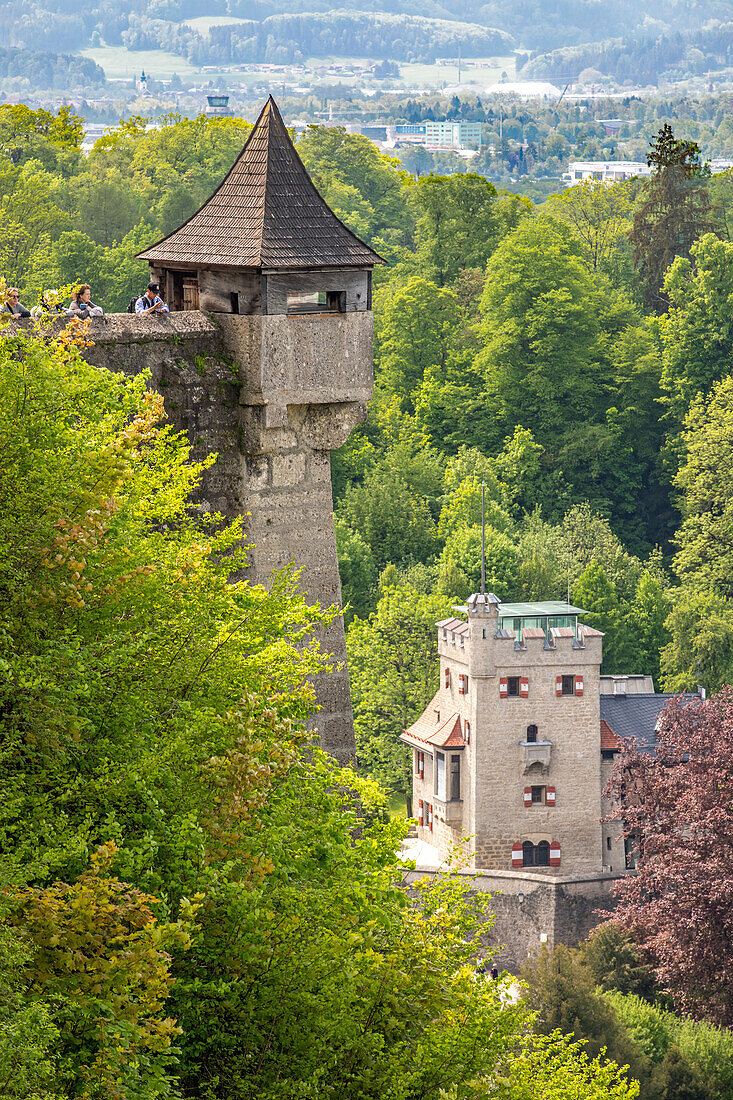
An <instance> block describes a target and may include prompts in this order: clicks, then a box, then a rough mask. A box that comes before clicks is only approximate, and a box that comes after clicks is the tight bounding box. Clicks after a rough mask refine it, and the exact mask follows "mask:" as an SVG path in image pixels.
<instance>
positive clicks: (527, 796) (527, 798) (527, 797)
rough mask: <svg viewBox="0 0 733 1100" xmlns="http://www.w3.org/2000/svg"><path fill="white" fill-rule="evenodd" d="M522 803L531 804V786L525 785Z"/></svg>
mask: <svg viewBox="0 0 733 1100" xmlns="http://www.w3.org/2000/svg"><path fill="white" fill-rule="evenodd" d="M524 805H525V806H531V805H532V788H531V787H525V788H524Z"/></svg>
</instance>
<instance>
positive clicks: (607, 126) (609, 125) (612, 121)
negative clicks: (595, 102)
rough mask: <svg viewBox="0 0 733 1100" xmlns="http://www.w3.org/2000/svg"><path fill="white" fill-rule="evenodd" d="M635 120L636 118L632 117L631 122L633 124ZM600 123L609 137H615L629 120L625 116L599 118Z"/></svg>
mask: <svg viewBox="0 0 733 1100" xmlns="http://www.w3.org/2000/svg"><path fill="white" fill-rule="evenodd" d="M635 121H636V120H635V119H632V120H631V123H632V124H633V123H635ZM598 123H599V125H601V126H602V127H603V128H604V130H605V131H606V133H607V134H608V136H609V137H614V136H615V135H616V134H618V133H620V132H621V127H622V126H623V125H624V124H625V123H627V124H628V123H629V120H628V119H625V118H599V119H598Z"/></svg>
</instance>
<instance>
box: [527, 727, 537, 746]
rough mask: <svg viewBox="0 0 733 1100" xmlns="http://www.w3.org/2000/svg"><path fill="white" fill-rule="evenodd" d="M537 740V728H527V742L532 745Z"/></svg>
mask: <svg viewBox="0 0 733 1100" xmlns="http://www.w3.org/2000/svg"><path fill="white" fill-rule="evenodd" d="M536 740H537V726H534V725H532V726H527V741H528V742H530V743H533V742H535V741H536Z"/></svg>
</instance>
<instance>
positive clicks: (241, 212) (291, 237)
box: [138, 96, 384, 270]
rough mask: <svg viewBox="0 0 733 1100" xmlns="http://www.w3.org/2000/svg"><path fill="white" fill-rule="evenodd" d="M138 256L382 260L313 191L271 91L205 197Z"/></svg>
mask: <svg viewBox="0 0 733 1100" xmlns="http://www.w3.org/2000/svg"><path fill="white" fill-rule="evenodd" d="M138 258H139V259H141V260H147V261H149V262H150V263H152V264H158V265H160V266H167V265H171V266H179V265H180V266H184V267H185V266H191V267H230V268H231V267H236V268H241V267H248V268H264V269H265V270H268V269H274V270H292V269H293V268H295V269H298V268H313V267H370V268H371V267H373V266H374V265H375V264H378V263H383V262H384V261H383V260H382V259H381V257H380V256H379V255H378V254H377V253H376V252H374V251H373V250H372V249H371V248H369V246H368V245H366V244H364V242H363V241H361V240H359V238H358V237H357V236H356V235H355V234H354V233H352V232H351V230H350V229H348V228H347V227H346V226H345V225H344V223H343V222H342V221H340V220H339V219H338V218H337V217H336V215H335V214H334V212H333V211H332V210H331V209H330V207H329V206H328V205H327V204H326V203H325V202H324V200H323V199H322V198H321V196H320V195H319V194H318V191H317V190H316V188H315V187H314V185H313V183H312V181H311V178H310V176H309V175H308V173H307V172H306V170H305V167H304V165H303V162H302V161H301V159H300V157H299V156H298V154H297V152H296V151H295V146H294V145H293V143H292V141H291V140H290V135H289V134H288V132H287V130H286V128H285V123H284V122H283V120H282V117H281V115H280V112H279V111H278V109H277V105H276V103H275V101H274V99H273V98H272V96H270V98H269V99H268V101H267V103H266V104H265V106H264V108H263V109H262V113H261V114H260V117H259V118H258V119H257V122H256V123H255V125H254V128H253V130H252V132H251V134H250V135H249V137H248V138H247V142H246V144H245V146H244V149H243V150H242V152H241V153H240V154H239V156H238V157H237V159H236V161H235V162H234V165H233V166H232V168H231V170H230V172H229V174H228V175H227V176H225V178H224V179H223V180H222V182H221V183H220V184H219V186H218V187H217V189H216V191H215V192H214V193H213V195H212V196H211V198H209V199H207V200H206V202H205V203H204V205H203V206H202V207H201V208H200V209H199V210H197V211H196V213H195V214H193V215H192V216H191V217H190V218H189V219H188V221H187V222H184V223H183V225H182V226H181V227H180V228H179V229H176V230H175V231H174V232H173V233H171V234H170V235H169V236H168V237H163V239H162V240H160V241H158V242H157V244H154V245H152V246H151V247H150V248H147V249H146V250H145V251H144V252H141V253H140V254H139V257H138Z"/></svg>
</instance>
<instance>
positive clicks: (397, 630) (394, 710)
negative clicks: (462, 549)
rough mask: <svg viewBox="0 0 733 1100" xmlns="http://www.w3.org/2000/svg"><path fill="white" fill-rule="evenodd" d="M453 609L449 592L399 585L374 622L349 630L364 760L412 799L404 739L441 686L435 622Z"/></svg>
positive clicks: (384, 600) (356, 714)
mask: <svg viewBox="0 0 733 1100" xmlns="http://www.w3.org/2000/svg"><path fill="white" fill-rule="evenodd" d="M449 613H450V604H449V601H448V600H447V599H446V598H445V597H443V596H425V595H422V594H421V593H419V592H417V591H416V590H415V589H414V588H412V587H411V586H409V585H405V586H400V587H395V588H391V589H388V590H387V591H386V592H385V593H384V595H383V596H382V598H381V599H380V601H379V603H378V604H377V609H376V611H375V612H374V614H373V615H372V616H371V617H370V618H369V620H368V621H362V620H359V619H357V620H355V621H354V622H353V623H352V624H351V626H350V627H349V629H348V632H347V636H346V649H347V653H348V658H349V675H350V677H351V690H352V698H353V702H354V722H355V729H356V736H357V752H358V755H359V760H360V761H361V764H362V766H363V767H364V768H365V769H366V771H367V772H368V773H369V774H370V775H373V776H375V778H377V779H379V781H380V782H381V783H383V784H384V785H385V786H386V787H387V788H388V789H389V790H394V791H400V792H401V793H402V794H404V795H405V797H406V798H407V799H408V800H411V798H412V769H411V766H410V759H411V754H410V750H409V749H408V748H407V746H406V745H404V744H403V743H402V742H401V741H400V740H399V737H400V734H401V733H402V731H403V729H405V728H406V727H407V726H409V725H410V724H411V723H412V722H414V721H415V719H416V718H417V717H418V716H419V715H420V714H421V713H422V711H423V710H424V709H425V707H426V706H427V705H428V703H429V702H430V699H431V698H432V697H433V695H434V694H435V692H436V690H437V687H438V672H439V669H438V632H437V629H436V627H435V623H436V622H437V621H438V620H439V619H441V618H445V617H446V616H447V615H448V614H449Z"/></svg>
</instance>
